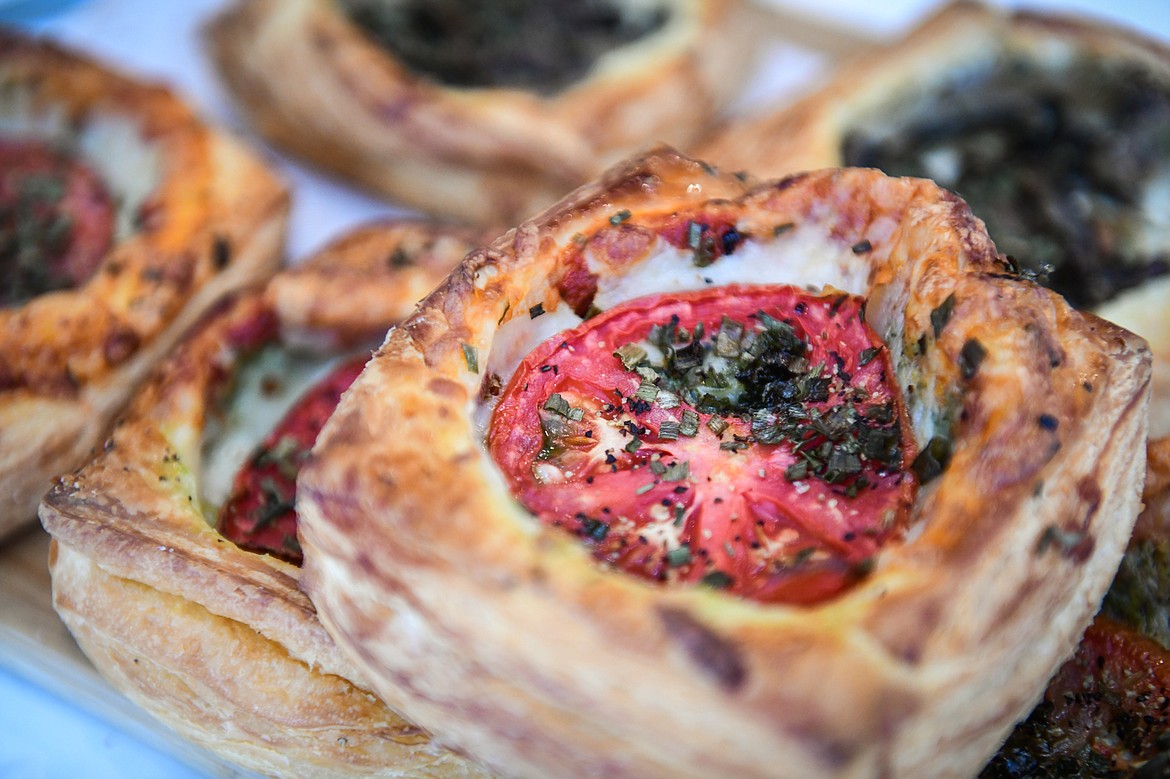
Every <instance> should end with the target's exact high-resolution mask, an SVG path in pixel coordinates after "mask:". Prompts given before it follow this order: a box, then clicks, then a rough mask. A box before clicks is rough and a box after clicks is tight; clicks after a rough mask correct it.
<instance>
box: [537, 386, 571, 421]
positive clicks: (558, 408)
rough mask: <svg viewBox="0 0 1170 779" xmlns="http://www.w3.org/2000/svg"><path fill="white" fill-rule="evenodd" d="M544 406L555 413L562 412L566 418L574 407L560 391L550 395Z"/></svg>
mask: <svg viewBox="0 0 1170 779" xmlns="http://www.w3.org/2000/svg"><path fill="white" fill-rule="evenodd" d="M544 408H545V409H546V410H548V411H551V412H553V413H554V414H560V415H561V416H563V417H565V418H566V419H567V418H568V416H569V413H570V412H571V411H572V410H573V407H572V406H570V405H569V401H567V400H565V399H564V397H563V396H562V395H561V394H560V393H559V392H554V393H553V394H551V395H549V396H548V400H546V401H545V402H544Z"/></svg>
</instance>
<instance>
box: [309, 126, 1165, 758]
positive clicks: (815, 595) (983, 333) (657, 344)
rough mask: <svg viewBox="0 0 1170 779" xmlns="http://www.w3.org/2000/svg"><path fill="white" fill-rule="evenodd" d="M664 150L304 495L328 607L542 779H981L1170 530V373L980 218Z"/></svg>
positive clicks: (387, 374)
mask: <svg viewBox="0 0 1170 779" xmlns="http://www.w3.org/2000/svg"><path fill="white" fill-rule="evenodd" d="M745 179H746V177H744V176H733V175H726V174H722V173H719V172H717V171H715V170H713V169H712V168H710V167H709V166H706V165H704V164H702V163H699V162H696V161H693V160H690V159H688V158H686V157H683V156H681V155H679V154H677V153H676V152H674V151H672V150H670V149H669V148H665V147H660V148H656V149H653V150H651V151H649V152H647V153H646V154H645V155H644V156H641V157H639V158H636V159H633V160H631V161H629V162H628V163H626V164H624V165H622V166H619V167H617V168H615V169H613V170H612V171H610V172H609V173H607V174H606V176H605V177H603V178H602V179H601V180H600V181H599V182H598V183H596V184H593V185H589V186H586V187H583V188H581V189H580V190H578V191H577V192H575V193H574V194H573V195H571V196H570V197H568V198H567V199H565V200H564V201H562V202H561V203H559V204H558V205H556V206H554V207H552V208H550V209H549V210H548V211H546V212H544V213H543V214H541V215H540V216H538V217H536V218H535V219H533V220H532V221H530V222H527V223H525V224H523V225H521V226H520V227H518V228H517V229H515V230H513V231H511V232H509V233H507V234H505V235H504V236H503V237H501V238H500V239H498V240H497V241H495V242H494V243H493V244H491V245H490V246H489V247H487V248H485V249H483V250H480V251H477V252H475V253H473V254H471V255H469V257H468V258H467V259H466V260H465V261H464V263H463V264H462V266H461V267H460V269H459V270H458V271H457V272H456V273H454V274H453V275H452V276H451V277H450V278H449V279H448V280H447V282H446V283H445V284H444V285H443V286H441V287H440V288H439V289H438V290H436V292H435V293H433V294H432V295H430V296H429V297H428V298H427V299H426V300H425V301H424V303H423V304H422V305H421V306H420V308H419V310H418V311H417V312H416V313H415V314H414V315H413V316H411V317H410V318H409V319H408V320H406V322H404V323H403V324H402V325H401V326H400V327H398V328H396V329H395V330H394V331H392V332H391V334H390V335H389V337H388V338H387V341H386V343H385V344H384V345H383V347H382V348H381V349H380V350H379V351H378V352H377V353H376V354H375V357H374V359H373V360H372V361H371V362H370V364H369V365H368V366H367V368H366V370H365V371H364V372H363V374H362V375H361V377H359V379H358V380H357V381H356V382H355V383H354V385H353V387H352V388H351V389H350V391H349V393H348V394H347V395H346V397H345V398H344V399H343V400H342V402H341V404H340V405H339V406H338V409H337V411H336V413H335V414H334V416H333V417H332V418H331V419H330V421H329V423H328V424H327V425H326V427H325V429H324V431H323V432H322V435H321V436H320V437H319V439H318V441H317V445H316V448H315V449H314V454H313V456H312V458H311V459H310V461H309V463H308V464H307V465H306V466H305V469H304V471H303V472H302V475H301V478H300V480H299V482H298V504H299V509H300V513H301V525H300V540H301V545H302V547H303V549H304V554H305V568H304V572H305V575H304V577H303V579H302V585H303V586H304V587H305V589H306V591H307V592H308V593H309V595H310V597H311V598H312V599H313V601H314V603H315V604H316V605H317V607H318V609H319V611H320V614H321V619H322V622H323V624H324V625H325V626H326V628H327V629H328V630H329V631H330V633H331V634H332V635H333V636H334V638H335V639H336V641H337V642H338V644H339V646H341V647H342V649H343V650H345V651H346V653H347V655H348V656H349V657H350V658H352V659H353V661H354V662H355V663H357V664H358V666H359V667H360V668H361V669H362V672H363V673H364V674H365V677H366V678H368V679H369V680H370V681H371V684H373V685H374V688H375V689H376V690H377V691H378V692H379V694H381V695H382V696H383V698H384V699H385V700H386V701H387V702H388V703H390V705H392V706H394V707H398V708H400V709H401V710H402V711H403V712H405V713H407V714H408V716H410V717H412V718H413V719H414V720H415V721H417V722H419V723H420V724H423V725H424V726H425V727H427V728H429V729H431V730H433V731H435V732H436V733H440V734H442V736H443V737H444V738H446V739H448V740H450V742H451V743H454V744H456V745H458V746H460V747H461V748H463V749H465V750H467V751H468V752H469V753H470V754H472V755H474V756H476V757H477V758H479V759H480V760H482V761H483V762H485V763H486V764H487V765H490V766H492V767H494V768H496V769H497V770H499V771H501V772H507V773H509V774H513V775H518V776H533V777H536V776H549V775H558V776H595V775H604V776H614V777H617V776H631V777H634V776H665V775H673V776H695V777H699V776H744V777H748V776H769V777H778V776H782V777H787V776H791V777H808V776H825V777H830V776H842V777H843V776H851V777H862V776H874V777H876V776H900V777H916V776H922V777H939V776H955V777H960V776H970V775H971V774H973V773H974V772H975V771H977V770H978V768H979V766H980V765H981V764H982V763H983V762H984V761H985V760H986V759H987V758H988V757H989V756H990V755H991V753H992V752H993V751H994V749H995V747H996V745H997V744H998V743H999V742H1000V741H1001V740H1002V739H1003V738H1004V737H1005V736H1006V734H1007V732H1008V730H1009V729H1010V727H1011V725H1012V724H1013V722H1014V721H1015V720H1016V719H1017V718H1018V717H1020V716H1021V715H1023V714H1024V713H1026V712H1027V710H1028V709H1029V707H1030V706H1031V705H1032V704H1034V703H1035V701H1036V699H1037V698H1038V696H1039V695H1040V693H1041V692H1042V691H1043V688H1044V683H1045V681H1046V680H1047V679H1048V677H1049V676H1051V675H1052V673H1053V672H1054V671H1055V670H1056V668H1057V666H1058V665H1059V664H1060V662H1061V661H1063V660H1064V659H1065V657H1066V656H1067V655H1068V654H1069V653H1070V651H1071V650H1072V648H1073V646H1074V644H1075V643H1076V640H1077V638H1078V637H1079V635H1080V633H1081V632H1082V631H1083V630H1084V628H1085V626H1086V625H1087V624H1088V622H1089V619H1090V617H1091V616H1092V613H1093V611H1094V610H1095V609H1096V606H1097V604H1098V602H1099V600H1100V597H1101V595H1102V594H1103V593H1104V591H1105V588H1106V586H1107V585H1108V582H1109V579H1110V577H1111V576H1112V575H1113V570H1114V569H1115V568H1116V565H1117V561H1118V560H1119V559H1120V556H1121V553H1122V549H1123V547H1124V545H1125V539H1126V537H1127V536H1128V534H1129V531H1130V528H1131V527H1132V523H1133V520H1134V517H1135V515H1136V513H1137V508H1138V496H1139V492H1140V484H1141V477H1142V474H1143V465H1144V462H1143V459H1142V458H1141V457H1140V456H1135V455H1134V452H1141V451H1142V449H1141V446H1140V442H1141V441H1142V440H1144V436H1145V431H1146V421H1147V418H1146V404H1147V399H1148V386H1149V354H1148V351H1147V349H1146V347H1145V344H1144V343H1143V342H1142V341H1141V340H1140V339H1138V338H1136V337H1134V336H1132V335H1131V334H1129V333H1127V332H1125V331H1123V330H1121V329H1120V328H1117V327H1115V326H1113V325H1110V324H1108V323H1105V322H1103V321H1101V320H1099V319H1097V318H1096V317H1093V316H1091V315H1087V314H1082V313H1078V312H1076V311H1074V310H1072V309H1071V308H1070V307H1069V306H1068V305H1067V304H1066V303H1065V302H1064V301H1063V300H1062V299H1061V298H1060V297H1059V296H1057V295H1055V294H1054V293H1052V292H1050V291H1048V290H1046V289H1044V288H1042V287H1040V286H1038V285H1036V284H1035V283H1033V282H1032V281H1030V280H1029V279H1026V278H1022V277H1020V276H1019V275H1018V274H1016V273H1015V272H1014V271H1013V269H1012V267H1011V266H1010V264H1009V263H1008V262H1007V261H1005V260H1004V259H1003V258H1002V257H1001V256H1000V255H998V254H997V253H996V251H995V248H994V246H993V244H992V243H991V241H990V240H989V239H988V237H987V235H986V233H985V232H984V231H983V229H982V226H981V224H980V223H979V222H978V221H977V220H976V219H975V218H974V217H973V216H972V215H971V213H970V211H969V210H968V208H967V206H966V205H965V204H964V203H963V202H962V201H960V200H959V199H958V198H956V197H955V196H953V195H951V194H949V193H947V192H945V191H944V190H941V189H939V188H938V187H937V186H936V185H934V184H933V183H931V182H928V181H925V180H920V179H892V178H887V177H885V176H884V175H882V174H880V173H878V172H876V171H872V170H861V169H844V170H836V171H823V172H818V173H810V174H805V175H801V176H796V177H793V178H789V179H786V180H782V181H773V182H767V183H753V182H751V181H748V180H745Z"/></svg>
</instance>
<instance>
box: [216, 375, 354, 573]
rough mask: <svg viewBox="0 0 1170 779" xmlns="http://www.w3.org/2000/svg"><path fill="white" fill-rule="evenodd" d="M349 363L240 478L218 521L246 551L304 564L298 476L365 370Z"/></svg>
mask: <svg viewBox="0 0 1170 779" xmlns="http://www.w3.org/2000/svg"><path fill="white" fill-rule="evenodd" d="M365 364H366V358H365V357H360V358H355V359H353V360H350V361H348V362H346V363H344V364H342V365H341V366H340V367H338V368H335V369H334V370H333V372H332V373H330V374H329V375H328V376H326V377H325V378H324V379H322V380H321V381H319V382H318V383H317V384H316V385H315V386H314V387H313V388H312V389H310V390H309V391H308V392H306V393H305V394H304V395H303V396H301V398H300V399H299V400H298V401H297V402H296V404H295V405H294V406H293V407H292V408H291V409H289V411H288V413H287V414H285V416H284V418H283V419H282V420H281V421H280V424H278V425H277V426H276V428H275V429H273V430H272V432H270V433H269V434H268V436H267V437H266V438H265V439H264V441H263V442H262V443H261V444H260V446H259V447H258V448H257V449H256V451H255V452H254V453H253V454H252V456H251V458H249V460H248V463H247V464H246V465H245V466H244V467H243V468H242V469H241V470H240V472H239V473H237V474H236V478H235V482H234V483H233V485H232V493H231V495H230V496H229V497H228V500H227V502H226V503H225V504H224V507H223V510H222V511H220V515H219V532H220V533H221V534H222V535H223V536H224V537H226V538H229V539H231V540H232V541H234V542H235V543H236V545H237V546H240V547H242V548H244V549H248V550H250V551H253V552H257V553H259V554H270V555H273V556H274V557H279V558H281V559H283V560H287V561H288V562H290V563H293V564H294V565H300V564H301V561H302V557H301V548H300V545H299V544H298V543H297V514H296V511H295V510H294V505H293V498H294V496H295V495H296V482H297V475H298V474H299V473H300V470H301V465H303V464H304V462H305V460H306V458H307V457H308V456H309V450H310V449H312V448H313V443H314V442H316V440H317V436H318V435H319V434H320V432H321V428H322V427H324V426H325V423H326V422H327V421H328V420H329V417H330V416H332V415H333V410H334V409H335V408H337V403H338V402H339V401H340V400H341V395H342V393H344V392H345V391H346V390H347V389H349V385H350V384H353V382H354V379H356V378H357V377H358V374H360V373H361V372H362V368H363V367H365Z"/></svg>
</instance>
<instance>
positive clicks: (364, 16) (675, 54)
mask: <svg viewBox="0 0 1170 779" xmlns="http://www.w3.org/2000/svg"><path fill="white" fill-rule="evenodd" d="M745 18H746V17H745V16H744V11H743V9H742V8H741V7H740V4H739V2H738V0H656V1H655V2H638V1H635V0H588V2H573V3H558V4H548V3H533V2H517V3H510V4H508V5H507V6H499V5H498V4H483V3H474V2H461V1H460V0H450V1H449V2H442V3H429V4H428V3H421V2H413V0H402V1H401V2H379V1H378V0H292V1H290V0H243V1H242V2H239V3H238V4H236V5H235V6H234V7H232V8H230V9H228V10H227V11H226V12H224V13H223V14H222V15H221V16H220V17H218V18H217V19H216V20H215V21H213V23H212V24H211V25H210V27H209V29H208V43H209V46H210V50H211V53H212V55H213V57H214V59H215V62H216V64H217V65H218V69H219V72H220V75H221V77H222V78H223V80H224V82H225V84H226V85H227V87H228V90H229V91H230V92H231V94H232V97H233V98H234V99H235V100H236V102H237V103H238V105H239V106H240V108H241V109H242V111H243V112H244V113H245V115H246V116H247V117H248V119H249V120H250V121H251V122H252V123H253V124H254V125H255V126H256V128H257V129H258V130H259V132H260V133H261V134H262V135H263V136H264V137H266V138H269V139H271V140H272V141H274V142H275V143H276V144H277V145H279V146H281V147H283V148H285V149H288V150H290V151H291V152H293V153H294V154H296V155H297V156H299V157H302V158H304V159H307V160H309V161H311V162H313V163H315V164H317V165H319V166H321V167H322V168H325V169H327V170H331V171H333V172H335V173H338V174H340V175H341V176H342V177H344V178H346V179H349V180H352V181H355V182H358V183H360V184H362V185H364V186H366V187H369V188H371V189H373V190H375V191H378V192H381V193H384V194H385V195H387V196H389V197H390V198H393V199H394V200H396V201H398V202H401V203H403V204H405V205H408V206H411V207H415V208H419V209H422V210H424V211H427V212H433V213H438V214H445V215H449V216H454V217H458V218H461V219H464V220H469V221H473V222H480V223H495V224H499V225H503V226H509V227H510V226H512V225H514V224H515V223H516V222H517V221H518V220H519V219H521V218H525V217H528V216H530V215H532V214H533V213H535V211H536V210H537V209H539V208H542V207H544V206H547V205H548V204H550V203H552V202H553V201H555V200H556V199H558V198H560V197H561V196H562V195H564V194H565V193H566V192H568V191H569V190H570V189H572V188H573V187H575V186H577V185H578V184H580V183H582V182H584V181H585V180H587V179H588V178H591V177H592V176H593V175H595V174H596V173H598V172H599V171H601V170H602V169H604V167H605V166H606V165H608V164H609V163H611V162H613V161H614V160H616V159H619V158H620V157H622V156H624V155H625V154H627V153H629V152H632V151H633V150H635V149H636V148H637V147H639V146H642V145H643V144H645V143H649V142H653V141H658V140H662V141H667V142H671V143H676V144H682V145H685V144H689V143H691V142H693V141H694V140H696V139H697V138H698V136H699V133H700V132H702V131H703V130H704V129H705V128H706V127H707V126H708V125H709V124H710V123H711V122H712V121H713V118H714V116H715V115H716V113H717V112H718V111H719V109H720V108H721V107H723V106H725V105H726V104H727V103H728V102H729V100H730V99H731V98H732V97H733V96H734V93H733V91H732V90H729V89H727V86H726V85H727V84H728V83H735V82H737V81H738V80H740V79H741V78H742V76H743V74H744V71H745V69H746V68H747V67H748V65H749V63H750V58H751V57H752V56H753V54H752V52H753V48H754V47H753V45H752V38H753V35H754V32H753V27H752V26H751V25H748V24H747V23H746V22H745V21H744V19H745ZM378 41H383V42H384V45H383V44H380V43H379V42H378ZM485 74H490V75H489V77H488V78H486V79H485V78H483V76H484V75H485Z"/></svg>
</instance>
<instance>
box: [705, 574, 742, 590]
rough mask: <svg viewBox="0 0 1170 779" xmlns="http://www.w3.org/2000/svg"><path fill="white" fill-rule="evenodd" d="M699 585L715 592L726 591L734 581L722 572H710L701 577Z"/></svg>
mask: <svg viewBox="0 0 1170 779" xmlns="http://www.w3.org/2000/svg"><path fill="white" fill-rule="evenodd" d="M700 583H701V584H703V585H704V586H706V587H710V588H712V589H715V590H726V589H727V588H728V587H730V586H731V585H732V584H734V583H735V580H734V579H732V578H731V576H729V575H728V574H726V573H724V572H723V571H711V572H709V573H707V574H706V575H704V576H703V578H702V579H701V580H700Z"/></svg>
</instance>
